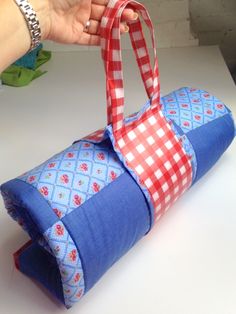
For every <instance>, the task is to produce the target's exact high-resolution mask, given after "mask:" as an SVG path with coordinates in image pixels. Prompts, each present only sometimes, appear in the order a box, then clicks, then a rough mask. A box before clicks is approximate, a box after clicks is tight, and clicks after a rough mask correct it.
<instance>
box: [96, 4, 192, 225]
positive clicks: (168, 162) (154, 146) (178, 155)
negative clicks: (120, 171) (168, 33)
mask: <svg viewBox="0 0 236 314" xmlns="http://www.w3.org/2000/svg"><path fill="white" fill-rule="evenodd" d="M127 5H128V6H129V7H131V8H133V9H134V10H136V11H137V12H138V13H139V14H140V15H141V16H142V17H143V19H144V21H145V22H146V24H147V26H148V27H149V29H150V31H151V35H152V44H153V49H154V56H155V64H154V69H153V71H152V69H151V65H150V58H149V54H148V50H147V46H146V43H145V39H144V36H143V32H142V26H141V23H140V20H139V19H138V20H137V21H133V22H130V23H129V27H130V37H131V42H132V46H133V49H134V51H135V55H136V59H137V63H138V66H139V70H140V73H141V76H142V79H143V83H144V86H145V88H146V91H147V94H148V97H149V99H150V107H148V109H147V110H146V111H145V112H144V113H143V114H142V115H141V116H139V117H138V118H137V119H135V120H134V121H131V122H129V123H124V85H123V71H122V58H121V46H120V30H119V25H120V18H121V15H122V12H123V10H124V8H125V7H126V6H127ZM101 37H102V57H103V59H104V65H105V71H106V78H107V104H108V110H107V113H108V122H109V123H110V124H111V125H112V131H113V137H114V145H115V149H116V150H117V151H119V152H120V153H121V154H122V156H123V158H124V159H125V163H126V165H127V167H128V168H129V169H130V170H132V172H134V173H135V174H136V178H135V179H136V180H137V178H138V180H137V181H138V183H139V184H140V185H141V188H142V186H143V187H145V188H146V189H147V190H148V192H149V195H150V197H151V203H152V207H153V208H154V218H155V220H157V219H159V218H160V217H161V215H162V214H163V213H164V212H165V211H166V210H167V209H168V208H169V207H170V205H171V204H172V203H173V202H175V201H176V200H177V199H178V198H179V197H180V196H181V195H182V194H183V193H184V191H185V190H186V189H187V188H188V187H189V186H190V185H191V182H192V168H191V162H190V160H189V158H188V156H187V155H186V153H185V151H184V150H183V147H182V145H181V143H180V142H179V140H178V138H177V137H176V136H175V134H174V132H173V131H172V129H171V127H170V125H169V124H168V122H167V121H166V119H165V118H164V116H163V114H162V112H161V109H160V84H159V72H158V61H157V57H156V46H155V37H154V31H153V26H152V23H151V20H150V17H149V15H148V13H147V11H146V9H145V8H144V6H142V5H141V4H139V3H138V2H136V1H131V0H112V1H110V2H109V4H108V8H107V9H106V11H105V14H104V17H103V19H102V22H101ZM134 177H135V176H134Z"/></svg>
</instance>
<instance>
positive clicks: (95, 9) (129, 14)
mask: <svg viewBox="0 0 236 314" xmlns="http://www.w3.org/2000/svg"><path fill="white" fill-rule="evenodd" d="M96 2H100V3H101V2H103V3H105V2H107V0H96ZM105 9H106V6H105V5H101V4H97V3H95V1H93V3H92V10H91V16H90V17H91V19H93V20H96V21H101V18H102V16H103V14H104V11H105ZM137 18H138V14H137V13H136V12H134V10H132V9H124V11H123V13H122V18H121V19H122V21H125V22H127V21H129V20H136V19H137Z"/></svg>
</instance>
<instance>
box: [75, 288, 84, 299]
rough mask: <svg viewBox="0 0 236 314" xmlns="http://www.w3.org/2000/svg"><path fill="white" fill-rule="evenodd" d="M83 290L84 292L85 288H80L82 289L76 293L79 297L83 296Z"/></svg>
mask: <svg viewBox="0 0 236 314" xmlns="http://www.w3.org/2000/svg"><path fill="white" fill-rule="evenodd" d="M82 292H83V290H82V289H80V291H79V292H78V293H77V294H76V296H77V298H80V297H81V295H82Z"/></svg>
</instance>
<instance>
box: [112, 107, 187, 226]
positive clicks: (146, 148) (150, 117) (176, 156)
mask: <svg viewBox="0 0 236 314" xmlns="http://www.w3.org/2000/svg"><path fill="white" fill-rule="evenodd" d="M115 139H116V148H117V149H118V150H120V151H121V153H122V155H123V156H124V157H125V160H126V162H127V164H128V166H129V167H130V168H131V169H132V170H134V172H135V173H136V174H137V175H138V177H139V179H140V180H139V182H140V183H141V184H143V185H144V186H145V187H146V188H147V189H148V191H149V193H150V196H151V199H152V205H153V207H154V219H155V221H156V220H157V219H159V218H160V217H161V216H162V214H164V213H165V211H166V210H167V209H168V208H169V207H170V206H171V204H172V203H174V202H175V201H176V200H177V199H178V198H179V197H180V196H181V195H182V194H183V193H184V192H185V191H186V189H188V187H189V186H190V185H191V182H192V167H191V163H190V160H189V158H188V157H187V155H186V153H185V152H184V150H183V148H182V146H181V144H180V143H179V140H178V139H177V137H176V136H175V135H174V134H173V131H172V129H171V127H170V125H169V124H168V123H167V121H166V119H165V118H164V116H163V114H162V112H161V111H159V112H158V111H157V110H153V109H151V108H150V109H149V110H147V111H146V112H145V114H144V115H143V116H142V118H141V120H136V121H134V122H132V123H131V124H129V125H128V126H125V127H124V128H123V129H122V131H121V132H119V133H116V135H115Z"/></svg>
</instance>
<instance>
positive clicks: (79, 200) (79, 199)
mask: <svg viewBox="0 0 236 314" xmlns="http://www.w3.org/2000/svg"><path fill="white" fill-rule="evenodd" d="M74 203H75V205H77V206H79V205H80V204H81V203H82V198H81V197H80V196H79V195H78V194H75V195H74Z"/></svg>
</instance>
